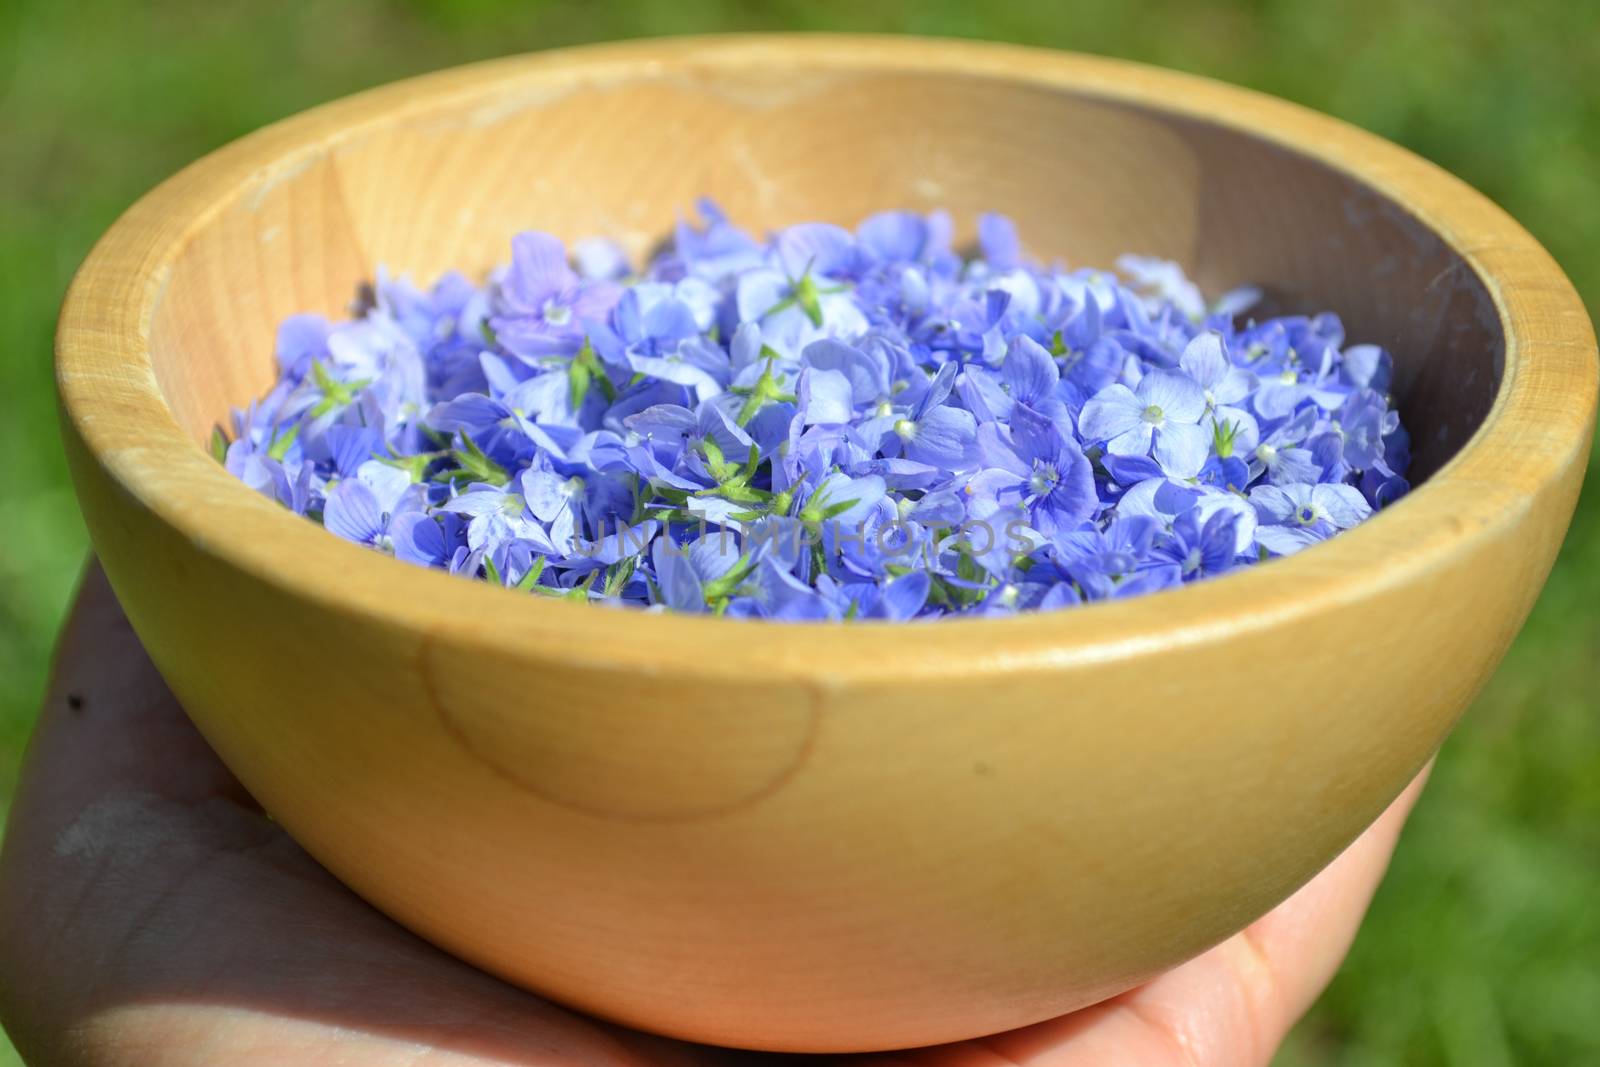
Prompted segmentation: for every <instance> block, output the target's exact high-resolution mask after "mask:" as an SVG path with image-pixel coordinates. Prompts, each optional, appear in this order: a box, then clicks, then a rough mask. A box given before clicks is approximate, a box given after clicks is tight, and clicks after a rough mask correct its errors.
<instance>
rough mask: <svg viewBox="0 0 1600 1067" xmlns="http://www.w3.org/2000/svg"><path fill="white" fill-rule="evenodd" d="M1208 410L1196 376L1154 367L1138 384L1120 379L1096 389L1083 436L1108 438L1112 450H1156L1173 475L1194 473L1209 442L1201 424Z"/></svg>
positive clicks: (1084, 415)
mask: <svg viewBox="0 0 1600 1067" xmlns="http://www.w3.org/2000/svg"><path fill="white" fill-rule="evenodd" d="M1205 413H1206V397H1205V392H1204V390H1202V389H1201V388H1200V386H1199V385H1198V384H1196V383H1195V381H1194V379H1192V378H1190V377H1189V376H1188V375H1187V374H1183V373H1181V372H1176V371H1163V370H1153V371H1151V372H1149V373H1148V374H1146V375H1145V376H1144V377H1143V378H1141V379H1139V384H1138V385H1137V386H1136V387H1134V388H1133V389H1129V388H1128V387H1127V386H1125V385H1122V384H1121V383H1117V384H1113V385H1108V386H1106V388H1104V389H1102V390H1101V391H1100V392H1098V393H1096V394H1095V395H1094V397H1093V398H1091V399H1090V400H1089V402H1088V403H1086V404H1084V405H1083V411H1082V412H1081V413H1080V414H1079V416H1078V427H1079V430H1080V431H1081V432H1082V434H1083V437H1084V440H1086V441H1096V442H1104V444H1105V448H1106V451H1107V452H1110V453H1112V454H1115V455H1123V456H1142V455H1147V454H1153V455H1154V457H1155V460H1156V462H1157V463H1159V464H1160V465H1161V467H1162V469H1163V470H1165V471H1166V472H1167V473H1168V475H1170V476H1171V477H1174V478H1193V477H1194V476H1195V475H1196V474H1198V473H1199V472H1200V468H1201V467H1202V466H1204V465H1205V460H1206V455H1207V452H1208V450H1209V448H1210V441H1209V440H1208V434H1207V433H1206V431H1205V429H1204V428H1202V427H1201V426H1200V425H1199V423H1200V419H1201V417H1202V416H1204V415H1205ZM1152 449H1153V451H1152Z"/></svg>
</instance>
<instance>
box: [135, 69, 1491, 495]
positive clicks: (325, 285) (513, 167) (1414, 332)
mask: <svg viewBox="0 0 1600 1067" xmlns="http://www.w3.org/2000/svg"><path fill="white" fill-rule="evenodd" d="M702 195H709V196H711V197H713V198H715V199H716V200H717V201H719V202H720V203H721V204H722V205H723V206H724V208H726V209H727V210H728V211H729V212H730V213H731V214H732V215H733V216H734V217H735V218H736V219H737V220H739V221H741V222H742V223H744V224H745V225H747V226H748V227H750V228H752V229H754V230H756V231H758V232H759V231H760V230H762V229H763V228H766V227H773V226H779V225H783V224H786V223H790V222H794V221H799V220H803V219H827V220H832V221H836V222H839V223H842V224H846V225H853V224H854V223H856V222H857V221H859V220H860V219H861V218H862V217H864V216H865V215H867V214H869V213H871V212H873V211H877V210H882V209H885V208H891V207H897V208H910V209H916V210H930V209H934V208H944V209H947V210H949V211H950V212H951V213H952V214H953V215H954V217H955V219H956V221H957V225H958V227H961V228H962V230H963V231H966V232H970V227H971V225H972V222H973V220H974V219H975V217H976V215H977V214H978V213H979V212H981V211H986V210H997V211H1002V212H1005V213H1008V214H1010V215H1012V216H1013V217H1014V218H1015V219H1016V221H1017V224H1018V226H1019V229H1020V232H1021V233H1022V235H1023V237H1024V240H1025V243H1026V244H1027V245H1028V246H1029V248H1030V250H1031V251H1032V252H1033V253H1034V254H1035V255H1036V256H1038V257H1041V258H1044V259H1056V258H1059V259H1061V260H1063V261H1065V262H1066V263H1068V264H1069V265H1073V266H1078V265H1097V266H1101V265H1103V266H1109V265H1110V264H1111V263H1112V261H1113V260H1114V259H1115V257H1116V256H1117V255H1118V254H1120V253H1123V252H1137V253H1143V254H1153V255H1159V256H1165V257H1169V258H1172V259H1176V260H1178V261H1179V262H1180V263H1182V264H1183V265H1184V267H1185V268H1186V269H1188V270H1189V271H1190V272H1191V273H1192V275H1193V276H1194V277H1195V278H1196V279H1197V280H1198V281H1199V282H1200V284H1201V285H1202V287H1203V288H1204V289H1205V290H1206V291H1207V293H1208V294H1211V295H1215V294H1217V293H1219V292H1221V291H1222V290H1224V289H1226V288H1228V287H1231V286H1234V285H1238V284H1243V283H1253V284H1257V285H1260V286H1261V287H1262V288H1263V289H1264V291H1265V294H1266V307H1265V309H1264V310H1265V311H1267V312H1270V313H1279V312H1289V311H1297V312H1314V311H1317V310H1322V309H1332V310H1336V311H1337V312H1338V313H1339V314H1340V316H1341V317H1342V318H1343V319H1344V322H1345V324H1346V328H1347V334H1348V337H1349V339H1350V340H1351V341H1352V342H1354V341H1370V342H1375V343H1380V344H1383V345H1384V346H1386V347H1387V348H1389V349H1390V350H1391V351H1392V352H1393V353H1394V356H1395V361H1396V365H1397V376H1396V391H1397V394H1398V397H1399V402H1400V407H1401V410H1402V413H1403V416H1404V418H1405V419H1406V422H1407V424H1408V426H1409V427H1410V429H1411V431H1412V436H1413V443H1414V448H1415V453H1416V460H1415V467H1414V468H1413V475H1414V478H1413V480H1416V479H1418V478H1421V477H1426V476H1427V475H1428V474H1430V473H1432V472H1433V471H1435V470H1437V469H1438V468H1439V467H1440V466H1441V465H1442V464H1443V463H1444V462H1446V461H1447V460H1448V459H1449V458H1450V456H1451V455H1453V454H1454V453H1455V451H1456V450H1458V449H1459V448H1460V446H1461V445H1462V444H1463V443H1464V442H1465V441H1466V440H1467V438H1468V437H1469V436H1470V435H1471V434H1472V432H1473V431H1474V430H1475V429H1476V428H1477V426H1478V425H1479V424H1480V423H1481V421H1482V420H1483V417H1484V416H1485V414H1486V413H1487V411H1488V410H1489V407H1490V404H1491V402H1492V400H1493V398H1494V394H1495V391H1496V387H1497V384H1498V382H1499V378H1500V368H1501V365H1502V358H1503V349H1504V344H1503V338H1502V336H1501V330H1500V325H1499V319H1498V317H1497V315H1496V312H1495V308H1494V305H1493V301H1492V300H1491V297H1490V294H1489V293H1488V291H1487V290H1486V288H1485V287H1484V285H1483V283H1482V281H1481V280H1480V279H1479V278H1478V276H1477V275H1476V273H1475V272H1474V271H1473V270H1472V269H1471V268H1470V267H1469V266H1468V264H1467V263H1466V262H1465V261H1464V260H1463V259H1462V258H1461V257H1460V256H1459V255H1458V254H1457V253H1456V251H1455V250H1453V249H1452V248H1450V247H1449V246H1448V245H1446V244H1445V243H1444V242H1443V241H1442V240H1441V239H1440V238H1439V237H1437V236H1436V235H1435V234H1434V233H1433V232H1432V231H1431V230H1430V229H1429V228H1428V227H1427V226H1426V225H1424V223H1423V222H1422V221H1420V220H1419V219H1417V218H1415V217H1413V216H1412V215H1411V214H1409V213H1408V212H1407V211H1406V210H1404V209H1402V208H1401V207H1399V206H1398V205H1396V204H1395V203H1393V202H1391V201H1389V200H1387V199H1386V198H1385V197H1383V196H1382V195H1379V194H1378V193H1376V192H1375V191H1373V190H1372V189H1371V188H1369V187H1368V186H1366V185H1364V184H1363V183H1362V182H1361V181H1359V180H1357V179H1355V178H1353V177H1352V176H1350V175H1348V174H1345V173H1343V172H1341V171H1339V170H1337V169H1335V168H1333V167H1330V166H1328V165H1326V164H1324V163H1322V162H1319V161H1317V160H1314V159H1312V158H1309V157H1307V156H1305V155H1302V154H1299V153H1297V152H1295V151H1293V150H1289V149H1286V148H1284V147H1281V146H1279V145H1277V144H1274V143H1272V142H1271V141H1269V140H1266V139H1263V138H1260V137H1257V136H1254V135H1252V134H1250V133H1247V132H1242V131H1240V130H1238V129H1234V128H1231V127H1229V126H1226V125H1223V124H1220V123H1214V122H1209V121H1203V120H1198V119H1195V118H1191V117H1186V116H1183V115H1179V114H1169V113H1163V112H1160V111H1156V110H1151V109H1148V108H1145V107H1140V106H1133V105H1130V104H1127V103H1123V102H1120V101H1116V100H1113V99H1109V98H1097V97H1094V96H1091V95H1086V94H1081V93H1074V92H1070V91H1065V90H1062V89H1058V88H1053V87H1050V86H1047V85H1040V84H1030V83H1029V82H1027V81H1026V80H1024V79H1023V78H1020V77H1019V78H1018V79H1017V80H1010V79H1007V78H1002V77H989V76H976V75H946V74H939V73H927V72H918V71H911V70H904V69H887V68H886V69H873V68H872V67H871V66H870V64H868V65H864V66H861V67H858V68H848V69H826V70H820V71H804V70H798V69H794V68H785V67H781V66H780V67H773V66H771V65H765V64H760V63H746V64H740V63H737V62H719V63H715V64H706V65H705V66H703V67H697V66H695V65H694V64H688V65H686V66H683V67H678V68H672V69H663V68H661V67H659V66H657V65H651V64H631V65H627V66H624V67H621V68H615V69H608V70H606V71H604V72H602V73H599V74H596V76H594V77H593V78H591V79H587V80H585V79H577V78H572V77H570V76H569V77H568V78H567V79H566V80H565V81H564V82H563V83H561V84H555V83H546V82H544V81H541V80H540V79H538V78H537V77H533V76H530V77H528V78H523V79H517V78H511V79H507V80H505V81H503V82H498V83H495V84H492V85H489V86H487V87H485V86H481V85H480V86H475V87H473V89H472V90H471V91H467V92H461V93H454V94H440V95H436V96H428V95H424V96H420V97H419V98H418V100H417V102H416V103H415V104H414V105H413V106H406V107H402V108H400V109H399V110H397V111H396V112H394V113H392V114H390V115H388V116H386V117H385V118H383V119H380V120H378V121H373V122H368V123H366V124H364V125H361V126H358V127H356V128H354V129H351V130H348V131H346V132H345V133H344V134H343V135H342V136H341V137H339V138H338V139H336V140H334V141H332V142H325V143H321V144H317V145H313V146H298V147H295V148H291V149H290V151H289V152H288V153H287V154H286V156H285V157H284V159H283V160H282V162H281V164H280V165H278V166H276V167H273V168H268V169H267V170H265V171H264V172H259V173H258V174H256V175H255V177H254V178H253V179H252V180H250V181H248V182H246V183H245V184H244V185H243V186H242V187H241V188H240V189H239V191H238V194H237V195H236V196H235V197H233V198H232V199H231V201H229V202H226V203H225V204H224V205H222V207H221V208H220V209H219V210H218V211H216V212H214V213H212V214H210V215H209V216H207V217H206V218H205V219H204V220H203V221H201V222H200V223H199V224H198V225H197V226H196V228H195V229H194V230H193V231H192V233H191V235H190V239H189V241H188V242H187V244H186V246H185V248H184V249H183V251H182V252H181V253H180V255H179V257H178V259H177V260H176V261H175V263H174V264H173V271H172V274H171V276H170V279H169V282H168V285H167V286H166V288H165V293H164V296H163V297H162V299H161V300H160V301H159V303H158V306H157V309H156V312H155V315H154V317H153V320H152V322H151V353H152V359H153V362H154V367H155V372H156V376H157V379H158V381H159V383H160V385H161V388H162V390H163V392H164V394H165V396H166V397H167V400H168V403H169V404H170V405H171V407H172V410H173V412H174V413H175V415H176V417H177V418H178V420H179V422H180V423H181V424H182V425H183V426H184V427H185V429H186V430H187V431H188V432H189V433H190V434H191V435H192V436H193V437H194V439H195V440H196V441H197V442H198V441H201V440H204V439H205V438H206V437H207V435H208V434H209V433H210V430H211V427H212V426H213V425H215V424H217V423H219V422H221V423H223V424H226V419H227V413H228V411H229V409H230V407H232V406H235V405H241V404H243V403H245V402H247V401H249V400H250V399H251V398H253V397H256V396H258V395H260V394H261V393H262V392H263V391H264V390H265V389H266V388H267V387H268V386H269V384H270V383H271V381H272V379H273V377H274V374H275V367H274V363H273V359H272V339H273V335H274V329H275V326H276V324H277V322H278V321H279V320H280V319H282V318H283V317H284V316H286V315H289V314H291V313H295V312H300V311H321V312H324V313H327V314H330V315H341V314H343V313H344V310H345V309H346V308H347V307H348V305H349V303H350V301H351V298H352V295H353V293H354V289H355V287H356V285H357V284H358V283H359V282H361V281H362V280H364V279H367V278H370V277H372V275H373V273H374V271H375V270H376V269H377V268H378V267H379V266H380V265H382V266H385V267H387V268H388V269H389V270H390V271H392V272H394V273H397V274H407V275H409V276H411V277H412V278H413V279H414V280H416V281H417V282H419V283H422V284H427V283H430V282H431V281H432V280H433V278H434V277H435V276H436V275H438V274H439V273H440V272H442V271H444V270H447V269H452V268H456V269H462V270H465V271H467V272H469V273H476V272H482V271H484V270H486V269H488V268H489V267H491V266H493V265H494V264H496V263H498V262H501V261H504V260H505V259H506V258H507V257H508V251H509V249H508V240H509V238H510V236H511V235H512V234H513V233H515V232H517V231H519V230H523V229H528V228H538V229H544V230H548V231H551V232H553V233H555V234H557V235H559V236H561V237H563V238H566V239H568V240H571V239H576V238H580V237H585V236H590V235H596V234H603V235H608V236H613V237H616V238H618V239H620V240H622V241H623V242H624V243H625V244H626V246H627V247H628V248H629V250H630V251H631V252H632V253H634V254H635V255H639V254H643V253H644V252H645V251H646V250H647V249H649V248H650V247H651V246H652V245H653V244H654V243H655V242H657V241H659V240H660V239H661V238H662V237H663V235H665V234H667V233H668V232H669V230H670V227H671V224H672V222H673V220H674V219H675V218H676V217H677V216H678V215H679V214H681V213H685V212H688V211H691V210H692V206H693V203H694V200H695V198H696V197H699V196H702Z"/></svg>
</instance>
